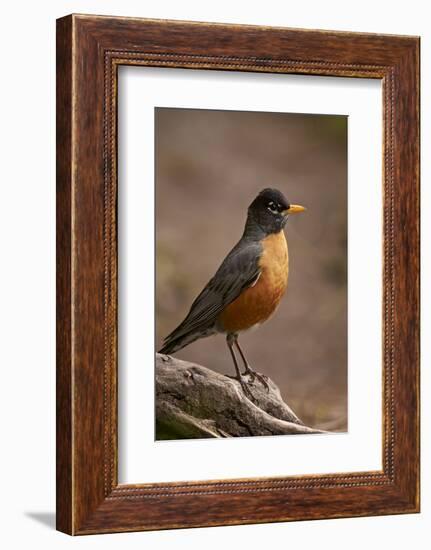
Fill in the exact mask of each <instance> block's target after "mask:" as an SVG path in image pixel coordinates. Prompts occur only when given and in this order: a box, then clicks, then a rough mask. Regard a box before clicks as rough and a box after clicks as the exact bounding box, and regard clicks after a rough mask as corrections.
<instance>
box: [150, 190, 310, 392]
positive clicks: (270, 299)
mask: <svg viewBox="0 0 431 550" xmlns="http://www.w3.org/2000/svg"><path fill="white" fill-rule="evenodd" d="M304 210H305V208H304V207H303V206H300V205H297V204H291V203H290V202H289V201H288V200H287V199H286V197H285V196H284V195H283V193H282V192H281V191H279V190H278V189H271V188H266V189H263V190H262V191H261V192H260V193H259V194H258V195H257V196H256V197H255V198H254V200H253V201H252V202H251V204H250V205H249V207H248V210H247V216H246V221H245V226H244V231H243V234H242V236H241V238H240V239H239V241H238V242H237V244H236V245H235V246H234V247H233V248H232V250H231V251H230V252H229V253H228V255H227V256H226V258H225V259H224V260H223V262H222V263H221V265H220V267H219V268H218V269H217V271H216V273H215V275H214V276H213V277H212V279H210V281H209V282H208V283H207V285H206V286H205V287H204V288H203V290H202V292H201V293H200V294H199V295H198V296H197V297H196V299H195V300H194V302H193V303H192V305H191V307H190V310H189V312H188V314H187V315H186V317H185V318H184V320H183V321H182V322H181V323H180V324H179V325H178V326H177V328H175V330H173V331H172V332H171V333H170V334H169V335H168V336H167V337H166V338H165V339H164V341H163V345H162V348H161V349H160V351H159V353H162V354H165V355H171V354H173V353H175V352H177V351H179V350H181V349H182V348H184V347H185V346H188V345H189V344H191V343H192V342H195V341H196V340H198V339H200V338H206V337H208V336H211V335H214V334H220V333H221V334H224V335H226V343H227V347H228V348H229V352H230V355H231V357H232V361H233V364H234V367H235V372H236V376H234V377H232V378H235V379H236V380H238V382H239V383H240V385H241V388H242V390H243V392H244V394H245V395H246V396H247V397H248V398H249V399H251V400H253V394H252V392H251V391H250V389H249V387H248V383H253V382H254V381H255V379H258V380H259V381H260V382H261V384H262V385H263V386H264V387H265V388H266V390H267V391H269V386H268V383H267V377H266V376H265V375H263V374H260V373H258V372H256V371H255V370H253V369H252V368H251V367H250V364H249V363H248V361H247V359H246V357H245V355H244V352H243V351H242V349H241V347H240V345H239V342H238V338H239V334H240V333H242V332H244V331H246V330H249V329H252V328H254V327H258V326H259V325H260V324H262V323H263V322H265V321H267V320H268V319H269V318H270V317H271V316H272V315H273V313H274V312H275V310H276V309H277V307H278V305H279V304H280V301H281V299H282V297H283V295H284V294H285V291H286V289H287V282H288V275H289V254H288V247H287V241H286V237H285V234H284V227H285V225H286V222H287V220H288V217H289V215H290V214H296V213H299V212H303V211H304ZM235 349H236V350H237V351H238V352H239V355H240V357H241V361H242V363H243V366H244V369H245V370H244V372H243V373H241V370H240V367H239V364H238V359H237V356H236V354H235Z"/></svg>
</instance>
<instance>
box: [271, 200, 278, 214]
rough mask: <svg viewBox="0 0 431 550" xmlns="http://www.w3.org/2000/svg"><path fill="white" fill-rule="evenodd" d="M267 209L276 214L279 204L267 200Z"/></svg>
mask: <svg viewBox="0 0 431 550" xmlns="http://www.w3.org/2000/svg"><path fill="white" fill-rule="evenodd" d="M268 210H269V211H270V212H272V213H273V214H278V211H279V205H278V204H275V202H272V201H271V202H269V203H268Z"/></svg>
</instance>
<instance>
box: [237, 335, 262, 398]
mask: <svg viewBox="0 0 431 550" xmlns="http://www.w3.org/2000/svg"><path fill="white" fill-rule="evenodd" d="M234 343H235V345H236V347H237V349H238V351H239V354H240V355H241V359H242V362H243V363H244V367H245V371H244V374H249V375H250V380H251V382H254V379H255V378H257V379H258V380H259V382H260V383H261V384H262V386H263V387H264V388H266V391H267V392H269V386H268V382H267V378H266V376H265V375H263V374H260V373H259V372H256V371H255V370H253V369H252V368H251V367H250V365H249V364H248V361H247V359H246V358H245V355H244V353H243V351H242V349H241V348H240V346H239V342H238V336H237V335H236V336H235V337H234Z"/></svg>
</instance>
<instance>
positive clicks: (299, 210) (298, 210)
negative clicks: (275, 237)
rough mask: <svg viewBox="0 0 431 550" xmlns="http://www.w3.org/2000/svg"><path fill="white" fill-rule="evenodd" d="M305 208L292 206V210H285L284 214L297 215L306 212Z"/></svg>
mask: <svg viewBox="0 0 431 550" xmlns="http://www.w3.org/2000/svg"><path fill="white" fill-rule="evenodd" d="M304 210H305V208H304V207H303V206H299V204H291V205H290V208H288V209H287V210H285V211H284V212H283V214H297V213H298V212H304Z"/></svg>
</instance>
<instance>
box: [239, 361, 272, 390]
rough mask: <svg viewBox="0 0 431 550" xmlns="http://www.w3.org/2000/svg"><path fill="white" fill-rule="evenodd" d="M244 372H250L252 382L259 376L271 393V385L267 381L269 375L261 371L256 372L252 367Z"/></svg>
mask: <svg viewBox="0 0 431 550" xmlns="http://www.w3.org/2000/svg"><path fill="white" fill-rule="evenodd" d="M244 374H248V375H249V376H250V382H254V380H255V379H256V378H257V379H258V380H259V382H260V383H261V384H262V386H263V387H264V388H265V389H266V391H267V392H268V393H269V385H268V382H267V379H268V377H267V376H265V375H264V374H260V372H256V371H254V370H253V369H251V368H250V367H248V369H246V370H245V372H244Z"/></svg>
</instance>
